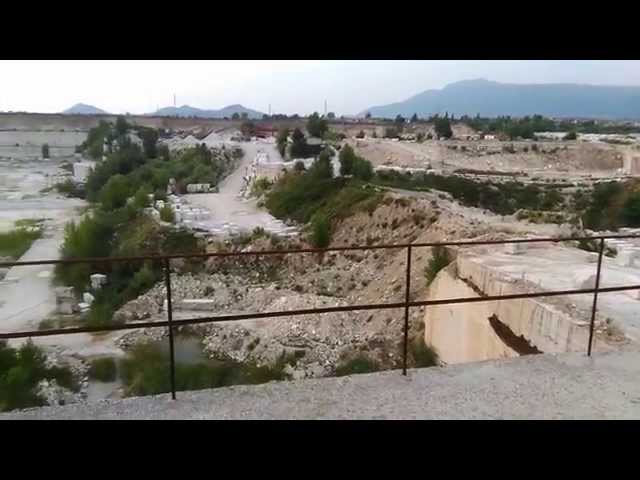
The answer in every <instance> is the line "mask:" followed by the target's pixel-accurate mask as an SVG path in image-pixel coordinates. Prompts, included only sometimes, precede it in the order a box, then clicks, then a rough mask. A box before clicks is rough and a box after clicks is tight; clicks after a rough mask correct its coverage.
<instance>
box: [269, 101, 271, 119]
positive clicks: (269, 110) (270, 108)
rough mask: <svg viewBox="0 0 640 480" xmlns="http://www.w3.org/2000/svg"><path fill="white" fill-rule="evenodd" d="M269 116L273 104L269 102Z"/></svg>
mask: <svg viewBox="0 0 640 480" xmlns="http://www.w3.org/2000/svg"><path fill="white" fill-rule="evenodd" d="M269 116H271V104H269Z"/></svg>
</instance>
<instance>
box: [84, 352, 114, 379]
mask: <svg viewBox="0 0 640 480" xmlns="http://www.w3.org/2000/svg"><path fill="white" fill-rule="evenodd" d="M117 373H118V368H117V366H116V361H115V360H114V359H113V358H111V357H105V358H96V359H95V360H92V361H91V364H90V367H89V377H90V378H93V379H95V380H99V381H101V382H113V381H114V380H115V379H116V377H117Z"/></svg>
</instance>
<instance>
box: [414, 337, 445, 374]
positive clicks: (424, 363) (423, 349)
mask: <svg viewBox="0 0 640 480" xmlns="http://www.w3.org/2000/svg"><path fill="white" fill-rule="evenodd" d="M409 345H410V351H411V356H412V358H413V364H414V366H415V367H417V368H424V367H433V366H436V365H438V354H437V352H436V351H435V349H434V348H433V347H430V346H428V345H427V344H426V343H425V342H424V338H423V337H422V336H419V337H416V338H415V339H414V340H413V341H412V342H411V343H410V344H409Z"/></svg>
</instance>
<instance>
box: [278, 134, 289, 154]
mask: <svg viewBox="0 0 640 480" xmlns="http://www.w3.org/2000/svg"><path fill="white" fill-rule="evenodd" d="M288 139H289V129H288V128H287V127H282V128H281V129H280V130H278V135H277V136H276V145H277V146H278V151H279V152H280V155H281V156H282V158H284V156H285V153H286V151H287V141H288Z"/></svg>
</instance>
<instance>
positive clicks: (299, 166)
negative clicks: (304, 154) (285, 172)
mask: <svg viewBox="0 0 640 480" xmlns="http://www.w3.org/2000/svg"><path fill="white" fill-rule="evenodd" d="M306 169H307V168H306V167H305V166H304V162H303V161H302V160H298V161H297V162H296V163H294V164H293V171H294V172H304V171H305V170H306Z"/></svg>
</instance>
